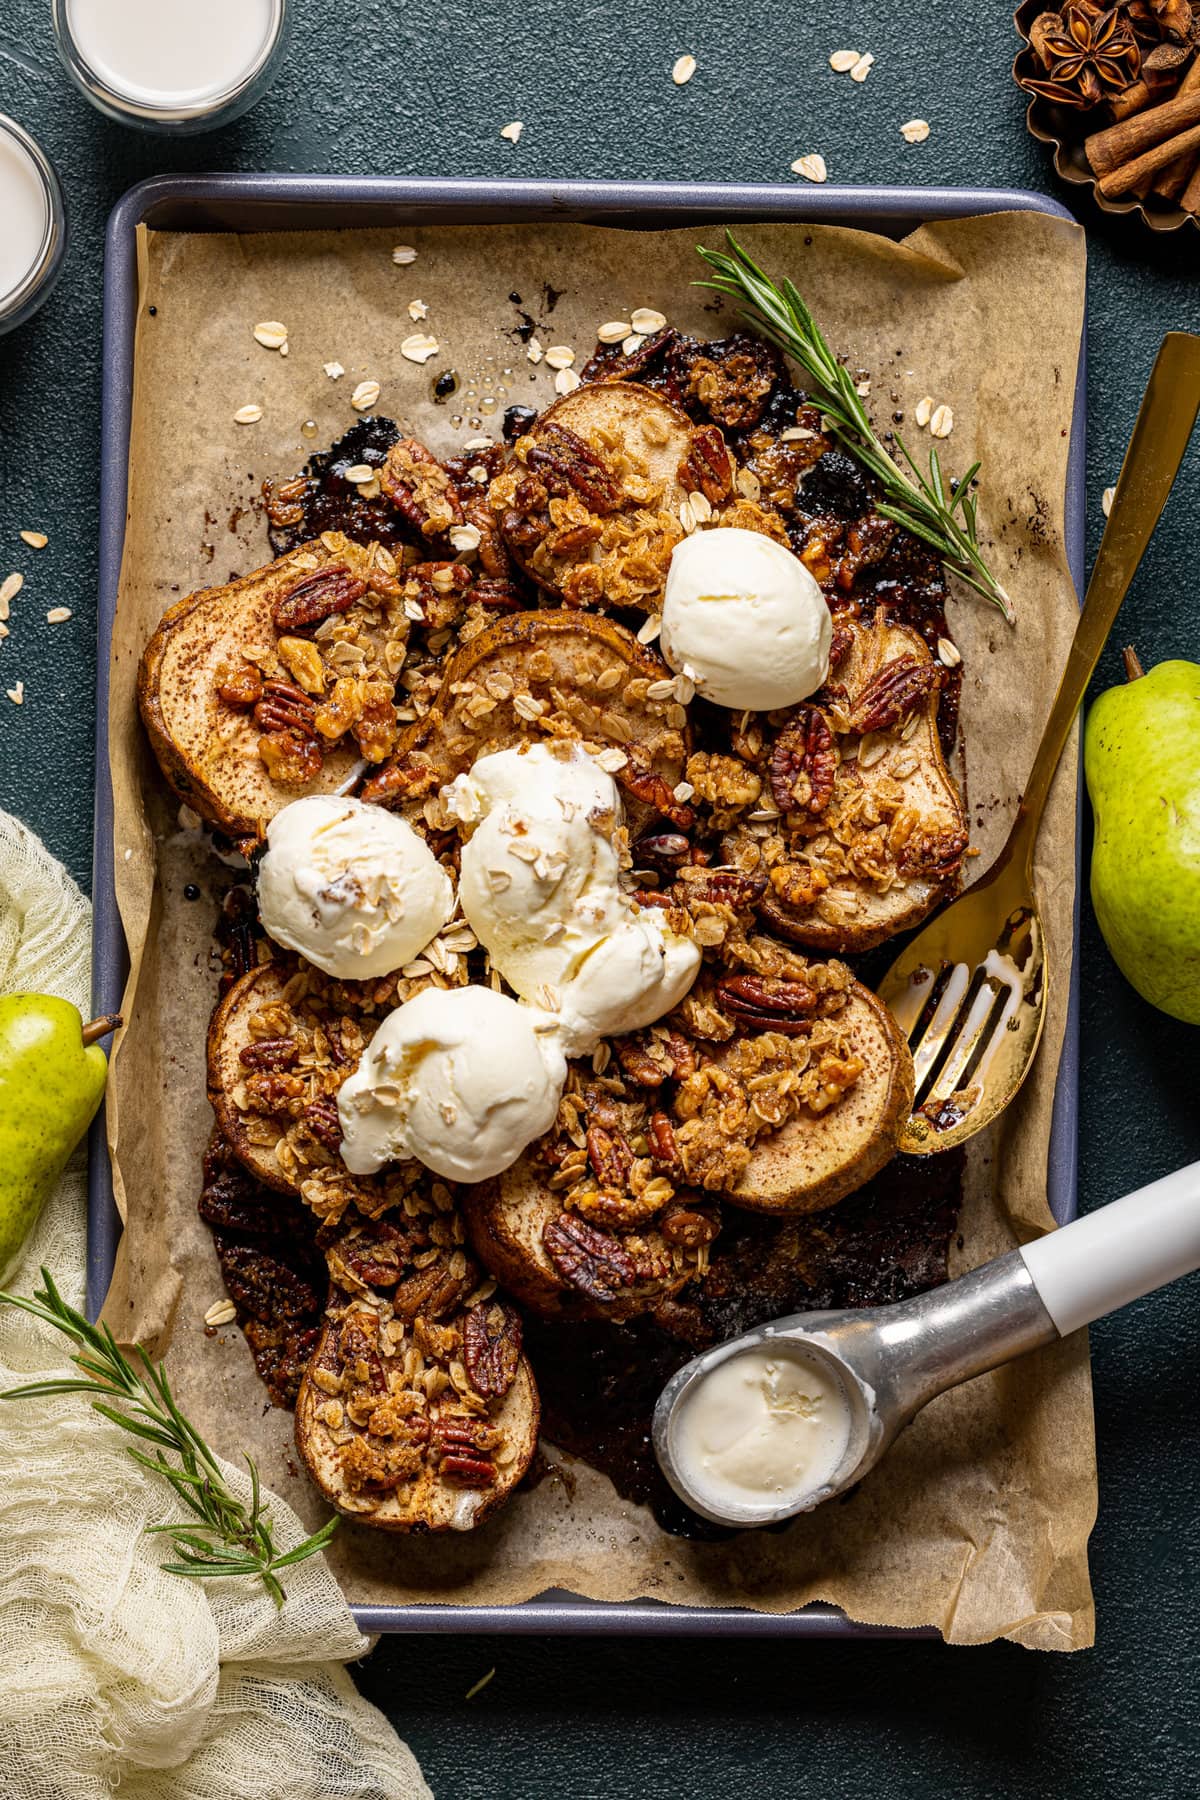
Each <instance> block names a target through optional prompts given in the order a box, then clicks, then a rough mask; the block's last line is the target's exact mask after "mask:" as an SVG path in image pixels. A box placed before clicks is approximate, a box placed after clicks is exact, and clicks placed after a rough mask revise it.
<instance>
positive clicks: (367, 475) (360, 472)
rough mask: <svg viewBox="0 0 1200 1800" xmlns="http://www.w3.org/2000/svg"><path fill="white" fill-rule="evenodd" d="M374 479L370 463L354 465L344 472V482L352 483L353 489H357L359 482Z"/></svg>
mask: <svg viewBox="0 0 1200 1800" xmlns="http://www.w3.org/2000/svg"><path fill="white" fill-rule="evenodd" d="M374 479H375V471H374V469H373V468H372V467H371V465H370V463H355V465H354V467H353V468H352V469H347V470H346V480H347V481H352V482H353V483H354V485H355V487H358V485H359V483H360V482H363V481H374Z"/></svg>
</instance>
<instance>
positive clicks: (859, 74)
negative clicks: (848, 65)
mask: <svg viewBox="0 0 1200 1800" xmlns="http://www.w3.org/2000/svg"><path fill="white" fill-rule="evenodd" d="M874 63H875V58H874V57H873V56H872V55H871V52H870V51H869V50H868V51H867V54H866V55H865V56H860V57H859V59H858V61H857V62H856V63H855V65H854V67H853V68H852V69H851V71H850V79H851V81H858V82H863V81H865V80H866V79H867V76H868V75H869V74H870V73H871V70H872V68H873V67H874Z"/></svg>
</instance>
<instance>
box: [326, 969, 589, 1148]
mask: <svg viewBox="0 0 1200 1800" xmlns="http://www.w3.org/2000/svg"><path fill="white" fill-rule="evenodd" d="M566 1076H567V1065H566V1062H565V1061H564V1059H563V1052H562V1049H561V1047H560V1045H559V1042H558V1037H557V1033H556V1031H555V1029H554V1021H553V1020H552V1019H549V1018H547V1017H546V1016H545V1015H544V1014H542V1013H540V1012H539V1011H538V1010H537V1009H536V1008H534V1007H530V1006H522V1005H520V1004H519V1003H518V1002H517V1001H516V1000H512V999H510V998H509V997H508V996H507V995H506V994H497V993H493V991H492V989H491V988H485V987H462V988H448V989H444V988H427V989H426V990H425V991H424V993H421V994H417V995H416V996H415V997H414V998H413V999H412V1000H406V1001H405V1003H404V1005H403V1006H398V1007H397V1008H396V1010H395V1012H392V1013H389V1014H388V1016H387V1018H386V1019H385V1020H384V1021H383V1023H382V1025H381V1026H380V1027H379V1030H378V1031H377V1032H376V1033H375V1036H374V1037H373V1038H372V1039H371V1042H370V1044H369V1045H368V1046H367V1048H366V1049H365V1050H364V1051H363V1054H362V1056H361V1057H360V1058H359V1063H358V1067H357V1069H356V1070H355V1071H354V1073H353V1075H351V1076H350V1078H349V1079H348V1080H347V1081H345V1082H344V1083H343V1084H342V1087H341V1089H340V1091H339V1093H338V1117H339V1119H340V1120H341V1126H342V1160H343V1162H344V1163H345V1164H346V1167H347V1168H348V1169H349V1170H350V1171H351V1173H352V1174H355V1175H373V1174H374V1173H375V1171H376V1170H377V1169H380V1168H382V1167H383V1165H384V1164H385V1163H388V1162H396V1161H411V1160H414V1159H415V1160H417V1161H420V1162H423V1163H424V1164H425V1166H426V1167H427V1168H429V1169H433V1170H434V1172H435V1173H436V1174H438V1175H445V1176H447V1177H449V1179H451V1180H453V1181H485V1180H486V1179H487V1177H488V1176H489V1175H498V1174H499V1173H500V1171H501V1169H507V1168H508V1167H509V1166H510V1165H511V1164H512V1163H514V1162H516V1160H517V1158H518V1156H520V1154H521V1152H522V1150H524V1148H525V1146H526V1145H527V1144H530V1143H532V1142H533V1140H534V1138H537V1137H541V1135H542V1134H543V1132H546V1131H549V1129H550V1127H551V1125H553V1123H554V1119H555V1115H556V1114H557V1112H558V1101H559V1095H560V1094H561V1093H562V1088H563V1083H564V1082H565V1080H566Z"/></svg>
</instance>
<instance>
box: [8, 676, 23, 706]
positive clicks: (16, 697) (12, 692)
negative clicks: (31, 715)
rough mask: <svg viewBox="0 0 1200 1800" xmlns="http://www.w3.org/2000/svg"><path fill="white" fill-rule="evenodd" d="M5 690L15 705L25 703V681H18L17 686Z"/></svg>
mask: <svg viewBox="0 0 1200 1800" xmlns="http://www.w3.org/2000/svg"><path fill="white" fill-rule="evenodd" d="M4 691H5V693H6V694H7V695H8V697H9V699H10V700H11V701H12V703H13V705H14V706H23V705H24V704H25V683H24V682H23V681H18V683H17V685H16V687H10V688H5V690H4Z"/></svg>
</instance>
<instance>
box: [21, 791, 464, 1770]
mask: <svg viewBox="0 0 1200 1800" xmlns="http://www.w3.org/2000/svg"><path fill="white" fill-rule="evenodd" d="M90 938H91V908H90V906H89V904H88V902H87V900H86V899H85V898H84V896H83V895H82V894H81V893H80V892H79V889H78V888H77V887H76V886H75V884H74V882H73V881H72V880H71V878H70V876H69V875H68V874H67V873H66V871H65V870H64V869H63V868H62V867H61V865H60V864H59V863H57V862H56V861H55V860H54V858H53V857H51V856H50V854H49V853H48V852H47V850H46V849H45V847H44V846H43V845H42V844H41V843H40V842H39V841H38V839H37V838H35V837H34V836H33V834H32V833H31V832H29V831H27V830H26V828H25V827H24V826H23V825H22V824H21V823H20V822H19V820H17V819H14V818H12V817H11V816H10V815H9V814H7V813H0V993H4V994H9V993H14V992H26V993H51V994H57V995H59V996H61V997H62V998H63V999H65V1000H70V1001H73V1002H74V1004H75V1005H77V1006H78V1007H79V1008H80V1010H81V1011H83V1012H84V1014H85V1015H86V1013H87V1007H88V987H89V960H90V959H89V948H90ZM84 1177H85V1160H84V1157H83V1155H82V1153H80V1155H78V1156H77V1157H76V1158H75V1160H74V1162H73V1163H72V1166H71V1168H70V1169H69V1170H68V1172H67V1174H66V1176H65V1177H64V1179H63V1181H62V1183H61V1185H60V1187H59V1189H58V1191H57V1193H56V1194H55V1195H54V1196H53V1197H52V1199H51V1200H50V1202H49V1203H48V1205H47V1207H46V1209H45V1212H44V1214H43V1216H42V1218H41V1221H40V1223H39V1224H38V1226H37V1228H36V1230H35V1231H34V1233H33V1236H32V1238H31V1240H30V1242H29V1244H28V1246H27V1248H26V1253H25V1256H24V1258H23V1261H22V1265H21V1268H20V1269H19V1271H18V1273H17V1275H16V1276H15V1277H14V1278H13V1280H12V1282H11V1284H10V1285H11V1287H12V1288H13V1290H14V1291H15V1292H18V1293H29V1292H31V1291H32V1289H33V1287H34V1286H35V1285H36V1282H37V1272H38V1269H39V1266H40V1265H41V1264H43V1263H44V1264H45V1265H46V1267H47V1268H48V1269H50V1271H51V1272H52V1274H53V1275H54V1278H55V1280H56V1282H57V1283H58V1285H59V1287H60V1289H61V1291H62V1293H63V1295H64V1297H65V1298H66V1299H67V1300H68V1301H70V1303H71V1304H72V1305H74V1306H77V1307H82V1305H83V1290H84V1255H85V1213H84V1200H85V1186H84ZM66 1348H67V1346H66V1340H65V1339H63V1338H61V1337H60V1336H58V1334H57V1333H55V1332H53V1331H52V1330H50V1328H49V1327H43V1326H41V1325H39V1324H38V1323H37V1322H36V1321H34V1320H32V1319H30V1318H29V1317H28V1316H27V1315H26V1314H24V1313H22V1312H20V1311H19V1310H18V1309H16V1308H15V1307H3V1308H0V1388H9V1387H14V1386H16V1385H18V1384H19V1383H25V1382H30V1381H38V1380H45V1379H47V1378H51V1377H53V1376H55V1375H57V1374H61V1373H62V1372H63V1371H64V1369H66V1368H67V1363H66ZM130 1441H131V1440H130V1439H129V1438H128V1437H127V1435H126V1434H125V1433H123V1432H121V1431H120V1430H119V1429H118V1428H117V1427H116V1426H114V1425H112V1424H110V1423H109V1422H108V1421H107V1420H106V1419H103V1418H101V1417H100V1416H99V1415H98V1414H96V1413H94V1412H93V1411H92V1410H91V1408H90V1406H89V1405H88V1404H87V1402H86V1400H84V1399H83V1398H81V1397H80V1396H78V1395H66V1396H62V1397H55V1398H52V1399H48V1400H39V1401H12V1402H3V1403H0V1753H2V1761H3V1776H2V1781H3V1790H4V1794H5V1796H6V1800H110V1796H111V1794H112V1792H113V1790H114V1789H119V1792H120V1794H121V1795H122V1796H123V1800H432V1796H431V1794H430V1790H429V1788H428V1787H427V1786H426V1784H425V1781H424V1780H423V1778H422V1776H421V1772H420V1770H419V1768H418V1766H417V1763H416V1761H415V1759H414V1758H413V1756H412V1754H411V1752H410V1751H409V1750H408V1749H407V1748H406V1746H405V1745H404V1744H402V1743H401V1742H400V1740H399V1739H398V1738H397V1736H396V1734H395V1732H394V1731H393V1730H392V1728H391V1726H390V1725H389V1724H388V1722H387V1720H386V1719H385V1718H384V1717H383V1715H382V1714H381V1713H380V1712H378V1711H377V1710H376V1708H375V1707H373V1706H370V1705H368V1704H367V1702H366V1701H364V1700H363V1699H362V1698H361V1697H360V1696H359V1695H358V1693H357V1692H356V1691H355V1688H354V1685H353V1683H352V1681H351V1680H350V1677H349V1676H348V1674H347V1673H346V1670H345V1668H344V1667H343V1666H342V1665H343V1664H344V1663H345V1662H346V1661H347V1660H348V1659H349V1658H351V1657H355V1656H359V1655H361V1654H362V1653H363V1651H364V1650H365V1649H366V1647H367V1645H366V1640H365V1639H364V1638H362V1637H361V1636H360V1634H359V1632H358V1630H357V1628H356V1626H355V1624H354V1620H353V1617H352V1615H351V1613H350V1609H349V1607H348V1606H347V1605H346V1602H345V1600H344V1599H343V1597H342V1595H341V1592H340V1591H339V1589H338V1587H337V1584H336V1582H335V1581H334V1579H333V1577H332V1575H331V1574H330V1573H329V1570H328V1568H327V1567H326V1566H325V1563H324V1560H323V1559H322V1558H319V1557H314V1558H312V1559H311V1560H309V1561H308V1562H304V1563H301V1564H299V1565H297V1566H296V1567H295V1568H292V1569H289V1570H287V1571H286V1583H285V1585H286V1588H287V1601H286V1604H285V1605H284V1607H283V1608H282V1610H280V1611H277V1610H276V1608H275V1607H274V1606H273V1605H272V1603H271V1601H270V1599H269V1598H268V1597H267V1596H266V1595H265V1594H264V1593H263V1592H262V1590H261V1589H260V1588H259V1587H258V1586H257V1585H256V1584H254V1583H251V1582H246V1581H217V1582H214V1581H203V1582H201V1581H190V1580H186V1579H183V1578H181V1577H179V1576H176V1575H167V1574H164V1573H163V1571H162V1569H161V1568H160V1567H159V1564H160V1562H162V1561H164V1560H166V1558H167V1555H168V1549H167V1546H166V1545H165V1544H164V1541H163V1540H162V1539H161V1538H156V1537H148V1536H147V1535H146V1527H147V1526H148V1525H153V1524H159V1523H162V1522H164V1521H167V1520H171V1519H177V1518H178V1517H179V1507H178V1503H177V1501H176V1500H175V1496H174V1495H173V1494H172V1493H171V1491H170V1489H169V1488H168V1487H167V1485H166V1483H164V1482H161V1481H158V1480H156V1479H155V1478H154V1476H153V1475H151V1474H150V1473H149V1472H148V1471H144V1470H142V1469H140V1468H138V1466H137V1465H136V1464H135V1463H134V1462H133V1461H132V1459H131V1458H130V1457H129V1456H128V1455H127V1454H126V1450H125V1445H126V1444H127V1443H129V1442H130ZM225 1473H226V1475H227V1477H228V1479H229V1480H230V1482H231V1484H232V1485H233V1486H234V1487H235V1488H237V1489H238V1490H239V1491H242V1492H244V1491H246V1490H247V1487H248V1483H247V1481H246V1477H245V1473H244V1471H238V1470H236V1469H233V1468H229V1467H228V1466H226V1468H225ZM271 1512H272V1517H273V1521H274V1526H275V1532H276V1536H277V1538H278V1539H279V1541H280V1543H281V1544H283V1545H285V1546H287V1547H290V1546H291V1545H293V1544H296V1543H299V1542H300V1540H301V1539H302V1538H303V1537H304V1535H305V1533H304V1530H303V1527H302V1526H301V1524H300V1522H299V1520H298V1519H297V1518H296V1516H295V1514H294V1513H293V1512H292V1511H291V1509H290V1508H289V1507H288V1506H286V1505H285V1504H284V1503H283V1502H282V1501H281V1500H278V1499H275V1498H272V1500H271Z"/></svg>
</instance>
